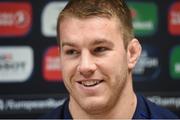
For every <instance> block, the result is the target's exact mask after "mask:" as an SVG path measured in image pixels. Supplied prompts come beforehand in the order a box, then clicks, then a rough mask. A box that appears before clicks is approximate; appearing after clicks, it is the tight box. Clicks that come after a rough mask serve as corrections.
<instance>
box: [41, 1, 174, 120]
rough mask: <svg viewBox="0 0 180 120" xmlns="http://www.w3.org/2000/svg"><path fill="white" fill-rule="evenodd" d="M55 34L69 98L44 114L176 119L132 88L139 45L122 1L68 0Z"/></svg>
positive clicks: (104, 117) (127, 11)
mask: <svg viewBox="0 0 180 120" xmlns="http://www.w3.org/2000/svg"><path fill="white" fill-rule="evenodd" d="M57 34H58V39H59V40H58V44H59V46H60V50H61V57H60V58H61V65H62V74H63V79H64V84H65V86H66V88H67V90H68V92H69V99H68V100H66V102H65V103H64V104H63V105H62V106H60V107H58V108H57V109H55V110H54V111H52V112H51V113H50V114H48V115H47V116H45V117H44V118H56V119H57V118H61V119H62V118H68V119H72V118H73V119H76V118H81V119H102V118H103V119H119V118H129V119H131V118H133V119H134V118H141V119H144V118H177V117H176V116H175V115H174V114H173V113H171V112H169V111H168V110H165V109H162V108H160V107H158V106H156V105H155V104H153V103H151V102H150V101H148V100H146V99H145V98H144V97H142V96H140V95H136V94H135V92H134V90H133V87H132V70H133V68H134V67H135V64H136V63H137V61H138V58H139V56H140V53H141V45H140V43H139V42H138V40H137V39H135V38H134V35H133V27H132V20H131V15H130V11H129V9H128V7H127V5H126V4H125V2H124V1H123V0H70V1H69V3H68V4H67V6H66V7H65V8H64V9H63V11H62V12H61V13H60V15H59V19H58V24H57Z"/></svg>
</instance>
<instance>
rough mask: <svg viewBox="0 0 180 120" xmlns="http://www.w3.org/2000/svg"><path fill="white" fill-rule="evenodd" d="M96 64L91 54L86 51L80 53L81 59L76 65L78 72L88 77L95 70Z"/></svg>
mask: <svg viewBox="0 0 180 120" xmlns="http://www.w3.org/2000/svg"><path fill="white" fill-rule="evenodd" d="M96 68H97V66H96V64H95V60H94V59H93V56H92V55H91V54H90V53H89V52H88V51H86V52H82V53H81V59H80V62H79V65H78V68H77V69H78V72H79V73H80V74H81V75H83V76H84V77H90V76H91V75H92V74H93V73H94V72H95V71H96Z"/></svg>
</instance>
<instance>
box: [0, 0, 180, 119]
mask: <svg viewBox="0 0 180 120" xmlns="http://www.w3.org/2000/svg"><path fill="white" fill-rule="evenodd" d="M66 3H67V1H62V0H59V1H57V0H0V118H36V117H37V116H39V115H41V114H44V113H46V112H48V111H49V110H51V109H53V108H55V107H57V106H58V105H60V104H62V102H63V101H64V98H65V97H67V91H66V90H65V87H64V85H63V80H62V76H61V71H60V70H61V66H60V64H59V57H58V54H59V53H58V49H57V43H56V20H57V15H58V13H59V11H61V10H62V8H63V7H64V6H65V4H66ZM127 3H128V6H129V7H130V9H131V13H132V17H133V26H134V32H135V35H136V37H137V38H138V39H139V41H140V43H141V44H142V46H143V51H142V55H141V57H140V60H139V62H138V64H137V66H136V68H135V69H134V71H133V76H134V81H133V83H134V88H135V91H136V92H137V93H140V94H144V95H145V96H146V97H147V98H148V99H149V100H151V101H153V102H155V103H156V104H158V105H160V106H163V107H166V108H168V109H170V110H172V111H173V112H175V113H177V114H178V115H180V87H179V85H180V1H179V0H166V1H162V0H127Z"/></svg>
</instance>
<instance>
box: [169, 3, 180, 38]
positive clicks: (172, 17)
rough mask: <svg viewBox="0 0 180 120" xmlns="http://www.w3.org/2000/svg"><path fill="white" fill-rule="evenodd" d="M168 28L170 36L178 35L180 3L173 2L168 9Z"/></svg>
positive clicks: (179, 29) (179, 30)
mask: <svg viewBox="0 0 180 120" xmlns="http://www.w3.org/2000/svg"><path fill="white" fill-rule="evenodd" d="M168 28H169V32H170V33H171V34H172V35H180V2H175V3H173V4H172V6H171V7H170V10H169V14H168Z"/></svg>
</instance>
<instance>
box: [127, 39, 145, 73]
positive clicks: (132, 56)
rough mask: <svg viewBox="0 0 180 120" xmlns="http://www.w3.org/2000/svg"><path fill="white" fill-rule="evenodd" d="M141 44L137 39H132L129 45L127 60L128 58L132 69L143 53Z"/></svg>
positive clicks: (129, 66)
mask: <svg viewBox="0 0 180 120" xmlns="http://www.w3.org/2000/svg"><path fill="white" fill-rule="evenodd" d="M141 50H142V48H141V44H140V43H139V41H138V40H137V39H132V40H131V41H130V42H129V44H128V47H127V60H128V68H129V69H130V70H132V69H133V68H134V67H135V65H136V63H137V61H138V58H139V56H140V54H141Z"/></svg>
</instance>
